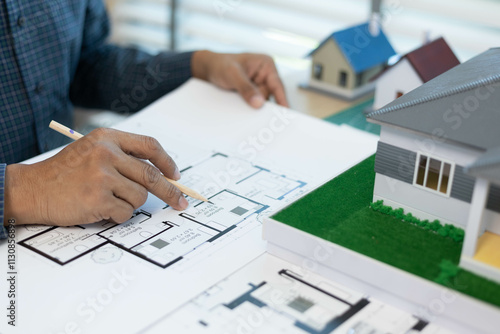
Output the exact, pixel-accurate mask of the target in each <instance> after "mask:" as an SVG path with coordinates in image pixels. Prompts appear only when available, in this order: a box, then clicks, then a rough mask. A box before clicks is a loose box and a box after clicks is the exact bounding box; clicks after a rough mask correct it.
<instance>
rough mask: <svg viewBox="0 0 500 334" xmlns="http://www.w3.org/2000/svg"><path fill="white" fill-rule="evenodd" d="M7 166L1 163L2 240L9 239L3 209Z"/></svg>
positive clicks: (0, 214)
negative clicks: (4, 223)
mask: <svg viewBox="0 0 500 334" xmlns="http://www.w3.org/2000/svg"><path fill="white" fill-rule="evenodd" d="M6 167H7V165H6V164H2V163H0V222H1V225H2V228H0V239H7V230H6V229H5V227H4V225H3V209H4V198H5V197H4V189H5V168H6Z"/></svg>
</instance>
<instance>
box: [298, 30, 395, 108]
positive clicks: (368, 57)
mask: <svg viewBox="0 0 500 334" xmlns="http://www.w3.org/2000/svg"><path fill="white" fill-rule="evenodd" d="M393 55H395V51H394V49H393V48H392V46H391V44H390V43H389V40H388V39H387V37H386V35H385V34H384V32H383V30H382V29H381V28H380V27H379V26H378V25H377V26H376V27H375V28H374V27H373V24H372V25H370V23H363V24H360V25H357V26H354V27H350V28H347V29H344V30H341V31H337V32H334V33H333V34H331V35H330V36H328V37H327V38H326V39H325V40H323V41H322V42H321V43H320V44H319V46H318V47H317V48H316V49H314V50H313V51H312V52H311V53H310V54H309V56H310V57H311V58H312V64H311V73H310V79H309V83H308V84H307V85H304V86H303V87H304V88H310V89H313V90H317V91H320V92H324V93H327V94H333V95H335V96H337V97H341V98H343V99H348V100H352V99H356V98H358V97H360V96H362V95H365V94H367V93H370V92H373V90H374V89H375V83H374V82H372V81H371V79H372V78H373V77H374V76H376V75H377V74H379V73H380V72H381V71H382V70H383V69H384V68H385V66H386V64H387V60H388V59H389V58H390V57H392V56H393Z"/></svg>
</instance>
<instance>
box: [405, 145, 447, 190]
mask: <svg viewBox="0 0 500 334" xmlns="http://www.w3.org/2000/svg"><path fill="white" fill-rule="evenodd" d="M453 171H454V165H453V164H452V163H449V162H447V161H443V160H441V159H436V158H434V157H431V156H428V155H425V154H421V153H419V154H418V155H417V165H416V166H415V178H414V184H415V185H418V186H421V187H424V188H427V189H431V190H434V191H436V192H439V193H442V194H445V195H449V194H450V190H451V180H452V179H453Z"/></svg>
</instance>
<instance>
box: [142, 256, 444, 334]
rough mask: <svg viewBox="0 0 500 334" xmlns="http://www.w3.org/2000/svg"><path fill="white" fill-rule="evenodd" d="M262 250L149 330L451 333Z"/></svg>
mask: <svg viewBox="0 0 500 334" xmlns="http://www.w3.org/2000/svg"><path fill="white" fill-rule="evenodd" d="M290 266H291V265H290V264H289V263H287V262H285V261H283V260H280V259H278V258H276V257H274V256H272V255H269V254H264V255H261V256H260V257H259V258H257V259H255V260H254V261H253V262H251V263H249V264H248V265H247V266H245V267H244V268H242V269H240V270H239V271H238V272H236V273H235V274H233V275H231V276H230V277H228V278H226V279H224V280H222V281H221V282H219V283H218V284H216V285H214V286H212V287H211V288H209V289H207V290H206V291H205V292H203V293H202V294H200V295H198V296H197V297H195V298H194V299H192V300H191V301H190V302H188V303H186V304H185V305H184V306H182V307H181V308H179V309H178V310H176V311H175V312H173V313H172V314H169V315H168V316H167V317H165V319H163V320H161V321H160V322H158V323H157V324H155V325H154V326H153V327H152V328H148V329H146V330H145V331H144V332H145V333H161V332H162V331H163V332H165V331H166V330H167V329H168V330H169V331H170V332H172V333H199V334H201V333H205V334H206V333H257V334H262V333H295V334H304V333H306V334H327V333H353V334H354V333H356V334H358V333H361V334H385V333H394V334H397V333H401V334H403V333H405V334H406V333H413V334H424V333H425V334H447V333H449V332H447V331H445V330H443V329H441V328H440V327H438V326H436V325H434V324H432V323H429V322H427V321H424V320H422V319H420V318H418V317H416V316H414V315H412V314H410V313H407V312H404V311H402V310H399V309H397V308H394V307H391V306H389V305H387V304H384V303H382V302H380V301H377V300H374V299H373V298H370V297H369V296H365V295H363V294H361V293H360V292H357V291H354V290H351V289H349V288H346V287H344V286H341V285H339V284H337V283H334V282H332V281H328V280H326V279H324V278H322V277H321V276H317V275H315V274H313V273H311V272H308V271H305V270H303V269H300V268H299V270H298V271H300V274H299V273H297V272H295V271H294V270H297V268H292V269H290Z"/></svg>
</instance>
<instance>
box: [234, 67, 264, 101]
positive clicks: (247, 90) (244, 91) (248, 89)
mask: <svg viewBox="0 0 500 334" xmlns="http://www.w3.org/2000/svg"><path fill="white" fill-rule="evenodd" d="M234 73H235V77H234V78H233V79H234V85H235V88H236V90H237V91H238V93H239V94H240V95H241V96H242V97H243V99H245V101H246V102H247V103H248V104H249V105H250V106H252V107H253V108H256V109H258V108H261V107H262V106H263V105H264V102H265V100H264V97H263V96H262V94H261V93H260V91H259V89H258V88H257V86H255V85H254V84H253V82H252V81H250V79H249V78H248V76H247V75H246V73H245V72H244V71H243V69H242V68H241V67H238V70H237V71H234Z"/></svg>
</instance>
